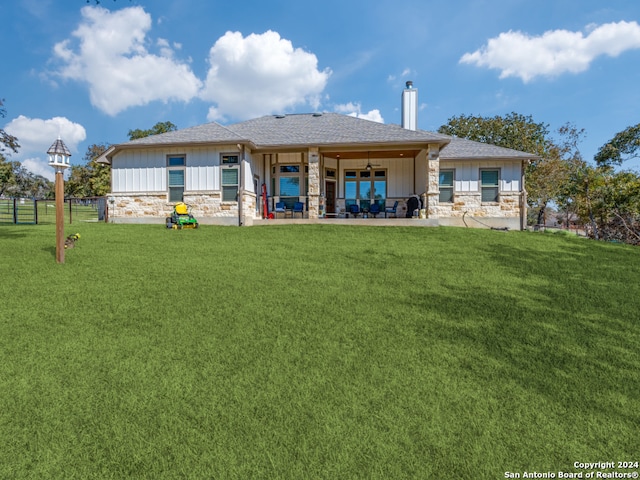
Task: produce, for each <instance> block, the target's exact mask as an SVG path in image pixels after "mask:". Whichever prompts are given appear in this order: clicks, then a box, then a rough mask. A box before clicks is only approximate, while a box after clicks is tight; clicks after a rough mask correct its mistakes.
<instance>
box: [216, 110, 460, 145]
mask: <svg viewBox="0 0 640 480" xmlns="http://www.w3.org/2000/svg"><path fill="white" fill-rule="evenodd" d="M228 128H229V129H230V130H232V131H234V132H235V133H237V134H238V135H240V136H242V137H245V138H247V139H250V140H251V141H252V142H253V143H254V144H255V145H257V146H259V147H276V146H285V145H286V146H297V145H318V146H323V145H349V144H371V143H373V144H376V143H378V144H380V143H405V144H406V143H447V142H448V141H449V137H447V136H446V135H440V134H438V133H431V132H425V131H412V130H407V129H405V128H402V127H400V126H399V125H389V124H383V123H378V122H372V121H369V120H364V119H361V118H356V117H351V116H348V115H341V114H338V113H315V114H293V115H267V116H264V117H260V118H255V119H253V120H247V121H246V122H241V123H236V124H234V125H229V126H228Z"/></svg>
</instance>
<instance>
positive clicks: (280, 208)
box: [274, 202, 287, 218]
mask: <svg viewBox="0 0 640 480" xmlns="http://www.w3.org/2000/svg"><path fill="white" fill-rule="evenodd" d="M274 212H275V214H276V218H278V214H279V213H284V216H285V217H286V216H287V206H286V205H285V204H284V202H276V209H275V210H274Z"/></svg>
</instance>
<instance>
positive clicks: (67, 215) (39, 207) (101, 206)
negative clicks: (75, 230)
mask: <svg viewBox="0 0 640 480" xmlns="http://www.w3.org/2000/svg"><path fill="white" fill-rule="evenodd" d="M108 220H109V210H108V204H107V199H106V197H90V198H66V199H65V200H64V222H65V223H67V224H72V223H74V222H106V221H108ZM0 223H13V224H32V225H33V224H39V225H42V224H55V223H56V205H55V200H34V199H31V198H0Z"/></svg>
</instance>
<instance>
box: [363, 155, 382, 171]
mask: <svg viewBox="0 0 640 480" xmlns="http://www.w3.org/2000/svg"><path fill="white" fill-rule="evenodd" d="M379 166H380V165H379V164H375V163H374V164H371V158H369V152H367V166H366V167H364V168H366V169H367V170H369V171H371V169H372V168H373V167H379Z"/></svg>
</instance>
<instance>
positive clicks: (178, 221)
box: [166, 202, 198, 230]
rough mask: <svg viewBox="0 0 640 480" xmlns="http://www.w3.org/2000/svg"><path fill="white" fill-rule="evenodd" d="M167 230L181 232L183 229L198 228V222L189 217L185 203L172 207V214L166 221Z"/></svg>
mask: <svg viewBox="0 0 640 480" xmlns="http://www.w3.org/2000/svg"><path fill="white" fill-rule="evenodd" d="M166 223H167V228H173V229H177V230H181V229H183V228H198V220H196V219H195V218H194V216H193V215H191V212H190V211H189V207H188V206H187V204H186V203H182V202H181V203H178V204H177V205H176V206H175V207H173V213H172V214H171V216H170V217H167V219H166Z"/></svg>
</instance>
